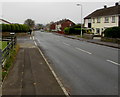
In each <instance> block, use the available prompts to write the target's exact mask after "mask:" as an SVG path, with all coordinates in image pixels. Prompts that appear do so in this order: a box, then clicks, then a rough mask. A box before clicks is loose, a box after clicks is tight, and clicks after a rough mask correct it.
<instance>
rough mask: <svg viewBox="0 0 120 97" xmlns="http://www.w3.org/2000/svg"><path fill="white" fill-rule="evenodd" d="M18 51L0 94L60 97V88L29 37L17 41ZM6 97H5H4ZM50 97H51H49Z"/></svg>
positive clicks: (18, 96)
mask: <svg viewBox="0 0 120 97" xmlns="http://www.w3.org/2000/svg"><path fill="white" fill-rule="evenodd" d="M18 43H19V44H20V50H19V53H18V55H17V58H16V61H15V63H14V66H13V68H12V69H11V70H10V72H9V74H8V76H7V78H6V79H5V81H4V83H3V86H2V92H3V97H4V95H8V96H7V97H10V95H11V97H14V96H15V95H16V96H15V97H21V95H29V96H28V97H31V96H30V95H34V96H32V97H36V96H35V95H37V97H39V96H41V95H42V96H43V95H53V96H55V95H58V96H59V95H60V96H61V95H62V97H66V96H65V94H64V92H63V90H62V88H61V87H60V85H59V84H58V82H57V80H56V79H55V77H54V76H53V74H52V72H51V70H50V68H49V67H48V65H47V63H46V62H45V60H44V58H43V56H42V55H41V53H40V52H39V50H38V48H37V47H36V46H35V44H34V41H33V40H32V39H30V37H25V38H21V39H18ZM5 97H6V96H5ZM25 97H26V96H25ZM51 97H52V96H51Z"/></svg>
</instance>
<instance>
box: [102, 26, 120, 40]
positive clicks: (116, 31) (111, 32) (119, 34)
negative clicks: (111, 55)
mask: <svg viewBox="0 0 120 97" xmlns="http://www.w3.org/2000/svg"><path fill="white" fill-rule="evenodd" d="M103 33H104V37H108V38H120V27H111V28H107V29H106V30H105V31H104V32H103Z"/></svg>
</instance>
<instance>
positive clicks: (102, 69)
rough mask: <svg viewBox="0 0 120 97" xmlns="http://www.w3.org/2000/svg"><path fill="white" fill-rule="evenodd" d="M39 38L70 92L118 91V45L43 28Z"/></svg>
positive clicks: (113, 93)
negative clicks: (116, 46) (94, 41)
mask: <svg viewBox="0 0 120 97" xmlns="http://www.w3.org/2000/svg"><path fill="white" fill-rule="evenodd" d="M35 41H36V42H37V45H38V46H40V47H41V48H42V49H43V51H44V54H45V56H47V57H48V59H49V60H50V61H51V63H53V64H51V66H52V68H53V70H54V71H55V72H56V74H57V75H58V76H59V78H60V79H61V81H62V83H63V84H64V86H65V87H66V89H67V90H68V92H69V94H70V95H97V97H99V95H113V96H114V95H117V94H118V66H119V65H120V64H119V60H118V49H117V48H113V47H108V46H104V45H98V44H94V43H90V42H87V41H79V40H76V39H71V38H66V37H64V36H62V35H56V34H53V33H48V32H40V31H36V32H35ZM88 97H89V96H88ZM101 97H104V96H101ZM108 97H109V96H108ZM114 97H116V96H114Z"/></svg>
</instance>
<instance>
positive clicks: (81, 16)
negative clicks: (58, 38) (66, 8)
mask: <svg viewBox="0 0 120 97" xmlns="http://www.w3.org/2000/svg"><path fill="white" fill-rule="evenodd" d="M76 5H77V6H81V34H80V35H81V37H82V36H83V33H82V5H81V4H76Z"/></svg>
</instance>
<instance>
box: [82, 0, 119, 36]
mask: <svg viewBox="0 0 120 97" xmlns="http://www.w3.org/2000/svg"><path fill="white" fill-rule="evenodd" d="M114 26H117V27H120V2H119V3H115V6H112V7H107V6H106V5H105V6H104V8H102V9H98V10H96V11H94V12H93V13H91V14H89V15H88V16H86V17H85V18H84V27H86V28H88V29H91V30H92V32H93V33H94V34H98V35H101V34H102V32H103V31H104V30H105V29H106V28H109V27H114Z"/></svg>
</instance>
